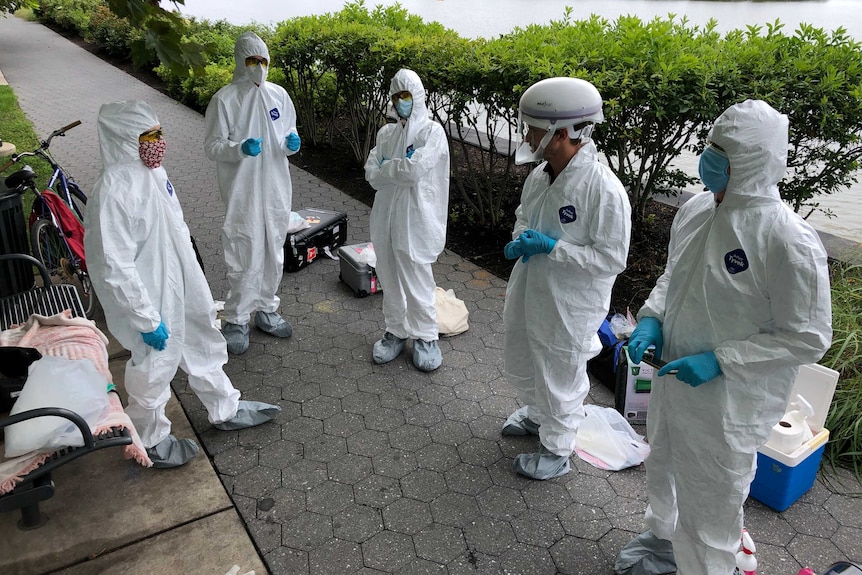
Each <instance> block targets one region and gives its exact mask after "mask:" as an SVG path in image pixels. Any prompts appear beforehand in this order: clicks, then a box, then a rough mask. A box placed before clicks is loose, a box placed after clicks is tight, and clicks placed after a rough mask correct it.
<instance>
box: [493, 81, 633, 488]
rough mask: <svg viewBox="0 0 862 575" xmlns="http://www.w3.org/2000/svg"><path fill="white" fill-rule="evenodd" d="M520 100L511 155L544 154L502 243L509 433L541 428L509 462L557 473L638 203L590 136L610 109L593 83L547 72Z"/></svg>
mask: <svg viewBox="0 0 862 575" xmlns="http://www.w3.org/2000/svg"><path fill="white" fill-rule="evenodd" d="M518 108H519V116H520V123H521V129H522V130H527V131H526V134H525V135H524V141H523V142H522V143H521V145H520V146H519V147H518V149H517V150H516V153H515V162H516V163H518V164H524V163H527V162H531V161H540V160H542V159H544V160H545V161H544V162H542V163H541V164H539V166H537V167H536V168H535V169H533V171H532V172H531V173H530V175H529V176H528V177H527V180H526V181H525V182H524V189H523V191H522V193H521V204H520V205H519V206H518V208H517V210H516V211H515V217H516V221H515V227H514V230H513V232H512V241H511V242H509V243H508V244H507V245H506V247H505V249H504V254H505V256H506V257H507V258H508V259H517V261H516V262H515V267H514V269H513V270H512V275H511V276H510V278H509V284H508V287H507V289H506V302H505V308H504V312H503V317H504V321H505V325H506V337H505V344H504V359H505V371H506V375H507V378H508V380H509V382H510V383H511V384H512V385H513V386H514V387H515V389H517V390H518V398H519V400H520V401H521V403H522V404H523V407H522V408H520V409H518V410H517V411H515V412H514V413H513V414H512V415H511V416H509V418H508V419H507V420H506V423H505V425H504V426H503V430H502V433H503V435H527V434H532V435H538V436H539V441H540V443H541V446H540V449H539V451H538V452H536V453H523V454H520V455H518V456H517V457H516V458H515V460H514V462H513V467H514V470H515V471H516V472H518V473H520V474H522V475H525V476H527V477H531V478H534V479H550V478H552V477H557V476H560V475H564V474H566V473H568V471H569V469H570V464H569V457H570V456H571V454H572V452H573V451H574V448H575V435H576V433H577V429H578V426H579V424H580V422H581V421H582V420H583V419H584V416H585V412H584V406H583V403H584V399H585V398H586V397H587V393H588V392H589V388H590V382H589V378H588V376H587V369H586V364H587V360H589V359H590V358H592V357H594V356H595V355H596V354H598V352H599V351H601V343H600V341H599V338H598V333H597V332H598V330H599V327H600V326H601V324H602V321H603V320H604V319H605V317H606V316H607V314H608V309H609V307H610V301H611V289H612V288H613V285H614V281H615V279H616V277H617V274H619V273H620V272H622V271H623V270H624V269H625V267H626V259H627V256H628V249H629V238H630V235H631V207H630V205H629V200H628V196H627V195H626V192H625V189H624V188H623V185H622V184H621V183H620V181H619V179H618V178H617V177H616V176H615V175H614V174H613V172H611V170H610V169H608V167H607V166H605V165H603V164H601V163H599V158H598V151H597V150H596V146H595V144H594V143H593V141H592V140H591V139H590V135H591V133H592V130H593V127H594V125H595V124H596V123H598V122H602V121H603V120H604V116H603V114H602V98H601V95H600V94H599V92H598V90H596V88H595V87H594V86H593V85H592V84H590V83H589V82H587V81H585V80H581V79H578V78H548V79H545V80H541V81H539V82H537V83H535V84H533V85H532V86H530V87H529V88H528V89H527V90H526V91H525V92H524V94H523V96H521V100H520V102H519V106H518Z"/></svg>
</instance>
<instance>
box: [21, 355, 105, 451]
mask: <svg viewBox="0 0 862 575" xmlns="http://www.w3.org/2000/svg"><path fill="white" fill-rule="evenodd" d="M107 389H108V382H107V380H106V379H105V377H104V376H103V375H102V374H100V373H99V372H98V371H97V370H96V366H95V365H93V362H92V361H90V360H89V359H75V360H72V359H66V358H64V357H54V356H50V355H46V356H44V357H42V359H39V360H37V361H34V362H33V363H32V364H31V365H30V371H29V374H28V376H27V382H26V383H25V384H24V388H23V389H22V390H21V395H19V396H18V400H17V401H16V402H15V405H14V406H12V411H11V412H10V413H9V414H10V415H15V414H17V413H21V412H24V411H28V410H31V409H37V408H40V407H63V408H65V409H68V410H70V411H74V412H75V413H77V414H78V415H80V416H81V417H83V418H84V420H85V421H86V422H87V425H89V426H90V428H91V429H92V428H93V427H95V426H96V425H97V424H98V423H99V421H101V420H102V419H103V418H104V417H105V416H106V415H107V414H108V412H109V411H110V408H111V405H110V400H109V399H108V392H107ZM5 432H6V457H18V456H19V455H25V454H27V453H31V452H44V451H54V450H56V449H59V448H61V447H69V446H81V445H84V438H83V436H82V435H81V431H80V430H79V429H78V428H77V426H75V424H74V423H72V422H71V421H70V420H68V419H66V418H64V417H56V416H44V417H36V418H33V419H28V420H26V421H21V422H19V423H16V424H14V425H10V426H9V427H7V428H6V429H5Z"/></svg>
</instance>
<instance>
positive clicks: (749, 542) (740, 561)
mask: <svg viewBox="0 0 862 575" xmlns="http://www.w3.org/2000/svg"><path fill="white" fill-rule="evenodd" d="M755 551H757V548H756V547H755V545H754V540H753V539H752V538H751V535H749V534H748V530H747V529H746V528H745V527H743V528H742V549H740V550H739V552H738V553H737V554H736V572H737V573H739V575H757V558H756V557H755V556H754V552H755Z"/></svg>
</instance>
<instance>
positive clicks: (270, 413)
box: [213, 399, 281, 431]
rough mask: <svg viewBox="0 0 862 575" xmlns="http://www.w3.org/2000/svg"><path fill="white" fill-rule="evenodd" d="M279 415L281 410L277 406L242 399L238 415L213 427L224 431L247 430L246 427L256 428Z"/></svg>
mask: <svg viewBox="0 0 862 575" xmlns="http://www.w3.org/2000/svg"><path fill="white" fill-rule="evenodd" d="M279 413H281V408H280V407H279V406H277V405H271V404H269V403H263V402H260V401H244V400H242V399H240V400H239V407H237V410H236V415H234V416H233V417H232V418H230V419H228V420H227V421H223V422H221V423H213V427H215V428H216V429H221V430H222V431H232V430H234V429H245V428H246V427H254V426H255V425H260V424H261V423H266V422H267V421H271V420H272V419H274V418H275V416H276V415H278V414H279Z"/></svg>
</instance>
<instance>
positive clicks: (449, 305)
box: [434, 286, 470, 336]
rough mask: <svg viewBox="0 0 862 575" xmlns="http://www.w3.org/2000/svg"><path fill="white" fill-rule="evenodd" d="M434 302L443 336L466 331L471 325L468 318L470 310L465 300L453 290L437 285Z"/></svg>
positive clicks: (438, 325)
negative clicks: (456, 295) (458, 296)
mask: <svg viewBox="0 0 862 575" xmlns="http://www.w3.org/2000/svg"><path fill="white" fill-rule="evenodd" d="M434 303H435V305H436V308H437V331H438V332H439V333H440V335H441V336H450V335H458V334H459V333H464V332H465V331H467V328H469V327H470V326H469V325H468V324H467V319H468V318H469V317H470V312H469V311H467V306H466V305H464V302H463V301H461V300H460V299H458V298H457V297H455V292H454V291H452V290H444V289H443V288H441V287H439V286H438V287H437V288H435V290H434Z"/></svg>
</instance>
